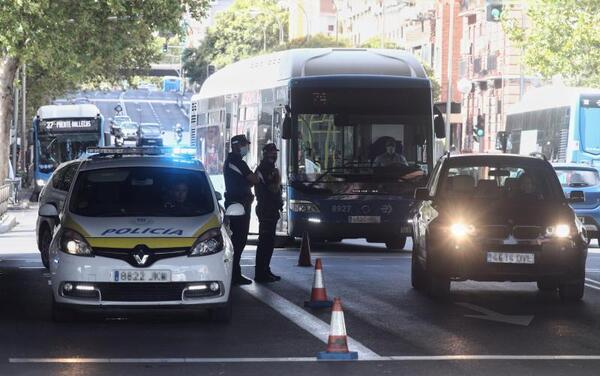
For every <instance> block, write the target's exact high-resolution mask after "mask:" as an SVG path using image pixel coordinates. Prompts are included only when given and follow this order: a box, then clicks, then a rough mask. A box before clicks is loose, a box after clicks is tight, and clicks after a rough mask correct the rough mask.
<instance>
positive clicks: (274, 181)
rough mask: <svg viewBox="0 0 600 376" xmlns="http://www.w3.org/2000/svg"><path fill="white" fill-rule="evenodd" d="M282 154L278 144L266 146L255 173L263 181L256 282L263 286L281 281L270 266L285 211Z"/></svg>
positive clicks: (258, 202) (259, 200) (259, 189)
mask: <svg viewBox="0 0 600 376" xmlns="http://www.w3.org/2000/svg"><path fill="white" fill-rule="evenodd" d="M278 151H279V150H278V149H277V146H276V145H275V144H273V143H270V144H266V145H265V146H264V147H263V150H262V152H263V157H262V160H261V161H260V164H259V165H258V168H257V169H256V172H255V174H256V176H257V177H258V181H259V182H258V184H256V185H255V186H254V192H255V193H256V216H257V217H258V221H259V228H258V247H257V248H256V267H255V277H254V280H255V281H256V282H259V283H269V282H275V281H279V280H280V279H281V277H279V276H277V275H275V274H273V273H272V272H271V268H270V266H269V264H270V263H271V256H272V255H273V247H274V245H275V229H276V226H277V221H278V220H279V212H280V211H281V209H282V208H283V198H282V196H281V176H280V174H279V170H277V167H275V161H277V152H278Z"/></svg>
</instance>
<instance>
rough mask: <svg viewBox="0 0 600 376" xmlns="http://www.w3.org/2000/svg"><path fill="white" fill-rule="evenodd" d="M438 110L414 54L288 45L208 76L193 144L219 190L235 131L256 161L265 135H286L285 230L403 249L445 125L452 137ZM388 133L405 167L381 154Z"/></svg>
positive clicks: (268, 138)
mask: <svg viewBox="0 0 600 376" xmlns="http://www.w3.org/2000/svg"><path fill="white" fill-rule="evenodd" d="M433 111H434V109H433V107H432V99H431V83H430V81H429V79H428V78H427V76H426V75H425V72H424V70H423V67H422V66H421V64H420V63H419V62H418V61H417V60H416V59H415V58H414V57H413V56H412V55H410V54H407V53H405V52H402V51H399V50H369V49H329V48H324V49H300V50H289V51H282V52H276V53H272V54H269V55H264V56H259V57H255V58H251V59H247V60H244V61H240V62H237V63H234V64H232V65H229V66H227V67H225V68H223V69H222V70H220V71H218V72H216V73H215V74H213V75H212V76H210V77H209V78H208V79H207V80H206V81H205V83H204V84H203V86H202V88H201V90H200V93H199V94H197V95H195V96H194V97H192V101H191V110H190V132H191V144H192V146H195V147H196V148H197V150H198V154H199V157H200V158H201V160H202V161H203V162H204V165H205V167H206V170H207V172H208V173H209V174H210V175H211V177H212V179H213V184H214V186H215V189H216V190H217V191H221V192H224V190H225V187H224V182H223V175H222V166H223V161H224V159H225V158H226V156H227V153H228V151H229V140H230V138H231V137H232V136H234V135H236V134H245V135H246V137H248V139H249V140H250V141H251V148H250V152H249V154H248V155H247V157H246V162H247V163H248V165H249V166H250V168H252V169H254V168H255V167H256V166H257V164H258V162H259V160H260V151H261V150H262V147H263V145H265V144H266V143H268V142H275V143H276V144H277V145H278V147H279V149H280V150H281V155H280V158H279V168H280V169H281V171H282V177H283V184H284V195H285V199H284V202H285V208H284V213H283V215H282V220H281V223H280V226H279V227H278V233H279V234H280V235H284V236H290V237H299V236H302V234H303V233H304V232H305V231H308V232H310V233H311V235H312V236H313V237H314V238H318V239H326V240H340V239H343V238H366V239H367V240H369V241H374V242H385V243H386V244H387V245H388V247H390V248H402V247H403V246H404V242H405V240H406V236H407V235H410V227H408V226H407V225H406V220H407V218H408V217H407V215H408V208H409V206H410V204H411V203H412V201H413V192H414V189H415V188H416V187H417V186H421V185H423V184H425V182H426V177H427V175H428V173H429V172H431V170H432V168H433V164H434V162H435V159H434V151H433V149H434V148H433V147H432V145H434V143H435V138H436V135H437V136H438V138H443V132H444V130H443V121H441V122H440V121H436V126H435V129H436V132H435V135H434V122H433V120H432V119H433ZM286 117H287V118H288V119H289V120H290V121H289V122H287V121H284V119H285V118H286ZM438 118H439V119H440V120H441V116H440V117H438ZM287 125H289V128H288V131H289V132H288V133H289V134H288V135H287V136H286V129H285V128H286V126H287ZM284 136H285V138H286V139H284ZM389 140H393V141H394V142H395V143H396V149H397V151H399V152H402V153H403V155H404V156H405V158H406V160H407V162H408V166H405V165H401V166H396V167H397V169H396V170H394V169H393V168H392V169H390V168H387V169H386V168H378V167H375V166H374V165H373V161H374V159H375V157H376V156H377V155H379V154H381V153H383V152H384V151H385V144H386V142H389ZM415 171H422V172H423V174H422V175H421V176H420V178H419V179H413V180H410V181H409V180H408V179H404V180H403V179H400V178H399V177H401V176H402V175H403V174H406V173H410V172H415Z"/></svg>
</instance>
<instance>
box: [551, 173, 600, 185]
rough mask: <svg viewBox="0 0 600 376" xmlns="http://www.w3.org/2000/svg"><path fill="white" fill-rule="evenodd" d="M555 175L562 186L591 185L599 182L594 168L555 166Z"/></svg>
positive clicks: (599, 178)
mask: <svg viewBox="0 0 600 376" xmlns="http://www.w3.org/2000/svg"><path fill="white" fill-rule="evenodd" d="M556 175H557V176H558V181H560V184H561V185H562V186H563V187H591V186H593V185H598V184H600V177H599V176H598V171H596V170H588V169H576V168H564V169H563V168H557V169H556Z"/></svg>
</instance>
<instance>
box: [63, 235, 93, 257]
mask: <svg viewBox="0 0 600 376" xmlns="http://www.w3.org/2000/svg"><path fill="white" fill-rule="evenodd" d="M60 250H61V251H63V252H64V253H68V254H70V255H74V256H88V257H89V256H93V251H92V247H90V245H89V244H88V243H87V242H86V241H85V239H84V238H83V236H81V235H80V234H78V233H77V232H75V231H73V230H65V231H64V232H63V233H62V235H61V237H60Z"/></svg>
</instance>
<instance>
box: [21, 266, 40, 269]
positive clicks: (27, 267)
mask: <svg viewBox="0 0 600 376" xmlns="http://www.w3.org/2000/svg"><path fill="white" fill-rule="evenodd" d="M19 269H46V267H45V266H19Z"/></svg>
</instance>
